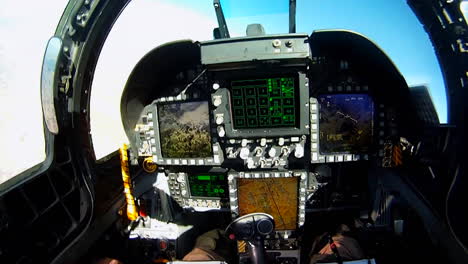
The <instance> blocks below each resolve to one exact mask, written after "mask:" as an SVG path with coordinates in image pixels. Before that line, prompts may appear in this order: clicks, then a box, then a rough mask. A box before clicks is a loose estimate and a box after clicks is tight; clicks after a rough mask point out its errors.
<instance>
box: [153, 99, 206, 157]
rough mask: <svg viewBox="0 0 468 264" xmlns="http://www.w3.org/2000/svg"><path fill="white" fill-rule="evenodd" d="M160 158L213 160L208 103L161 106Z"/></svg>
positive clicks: (179, 103) (159, 115) (159, 112)
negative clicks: (210, 158) (211, 158)
mask: <svg viewBox="0 0 468 264" xmlns="http://www.w3.org/2000/svg"><path fill="white" fill-rule="evenodd" d="M158 118H159V122H158V124H159V135H160V143H161V154H162V156H163V157H164V158H180V159H184V158H208V157H212V156H213V153H212V146H211V136H210V121H209V120H210V117H209V112H208V102H206V101H200V102H176V103H169V104H160V105H158Z"/></svg>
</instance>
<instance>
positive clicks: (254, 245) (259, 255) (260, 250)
mask: <svg viewBox="0 0 468 264" xmlns="http://www.w3.org/2000/svg"><path fill="white" fill-rule="evenodd" d="M264 246H265V245H264V242H263V239H259V240H250V241H247V247H248V250H249V254H250V259H251V260H252V264H265V248H264Z"/></svg>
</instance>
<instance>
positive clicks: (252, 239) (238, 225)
mask: <svg viewBox="0 0 468 264" xmlns="http://www.w3.org/2000/svg"><path fill="white" fill-rule="evenodd" d="M274 229H275V221H274V220H273V217H272V216H271V215H269V214H265V213H252V214H248V215H244V216H241V217H239V218H237V219H235V220H234V221H232V222H231V223H230V224H229V225H228V227H227V228H226V234H227V235H228V236H229V238H230V239H237V240H244V241H245V242H246V243H247V247H248V251H249V255H250V259H251V260H252V263H253V264H265V247H264V239H265V236H267V235H269V234H271V233H272V232H273V230H274Z"/></svg>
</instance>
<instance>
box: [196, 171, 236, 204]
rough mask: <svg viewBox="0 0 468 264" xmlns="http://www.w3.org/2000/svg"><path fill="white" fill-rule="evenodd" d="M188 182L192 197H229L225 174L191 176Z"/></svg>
mask: <svg viewBox="0 0 468 264" xmlns="http://www.w3.org/2000/svg"><path fill="white" fill-rule="evenodd" d="M188 180H189V185H190V194H191V196H197V197H220V198H225V197H227V194H228V185H227V181H226V176H225V175H223V174H200V175H189V176H188Z"/></svg>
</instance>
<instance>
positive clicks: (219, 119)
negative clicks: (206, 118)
mask: <svg viewBox="0 0 468 264" xmlns="http://www.w3.org/2000/svg"><path fill="white" fill-rule="evenodd" d="M222 123H224V116H223V115H217V116H216V124H217V125H221V124H222Z"/></svg>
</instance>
